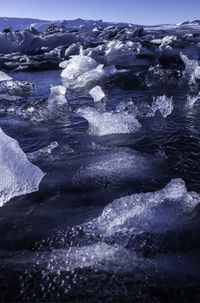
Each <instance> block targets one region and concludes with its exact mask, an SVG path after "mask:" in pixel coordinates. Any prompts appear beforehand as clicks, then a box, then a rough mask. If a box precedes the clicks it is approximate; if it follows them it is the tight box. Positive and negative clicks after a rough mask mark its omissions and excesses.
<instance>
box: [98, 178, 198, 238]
mask: <svg viewBox="0 0 200 303" xmlns="http://www.w3.org/2000/svg"><path fill="white" fill-rule="evenodd" d="M199 202H200V196H199V195H198V194H196V193H193V192H187V189H186V186H185V183H184V181H183V180H182V179H173V180H171V182H169V183H168V184H167V185H166V186H165V187H164V188H163V189H161V190H158V191H156V192H151V193H141V194H133V195H131V196H126V197H122V198H120V199H117V200H114V201H113V202H112V203H110V204H109V205H108V206H106V207H105V208H104V210H103V213H102V215H101V216H100V217H99V218H97V219H96V223H95V224H96V227H97V228H98V229H99V230H100V231H101V232H103V234H104V235H106V236H111V235H114V234H115V233H119V232H120V233H122V232H123V233H130V234H131V233H133V234H134V233H139V232H142V231H151V232H156V233H163V232H165V231H167V230H173V229H176V228H177V227H178V226H179V225H181V224H184V222H187V219H188V216H187V214H188V213H191V211H192V210H193V209H194V208H195V206H196V205H197V204H198V203H199Z"/></svg>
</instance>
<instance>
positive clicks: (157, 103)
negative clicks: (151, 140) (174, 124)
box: [147, 95, 174, 118]
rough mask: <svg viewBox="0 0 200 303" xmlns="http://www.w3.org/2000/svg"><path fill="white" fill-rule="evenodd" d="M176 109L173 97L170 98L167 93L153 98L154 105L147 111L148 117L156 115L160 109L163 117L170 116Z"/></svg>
mask: <svg viewBox="0 0 200 303" xmlns="http://www.w3.org/2000/svg"><path fill="white" fill-rule="evenodd" d="M173 109H174V102H173V97H171V98H168V97H167V96H166V95H163V96H158V97H154V98H153V102H152V106H151V108H150V110H149V112H148V113H147V117H154V116H155V114H156V112H157V111H159V112H160V113H161V115H162V116H163V118H166V117H167V116H169V115H170V114H171V113H172V111H173Z"/></svg>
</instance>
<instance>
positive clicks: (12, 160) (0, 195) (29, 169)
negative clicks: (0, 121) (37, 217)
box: [0, 129, 45, 206]
mask: <svg viewBox="0 0 200 303" xmlns="http://www.w3.org/2000/svg"><path fill="white" fill-rule="evenodd" d="M0 166H1V177H0V206H3V205H4V204H5V203H6V202H7V201H9V200H10V199H11V198H13V197H15V196H20V195H24V194H28V193H31V192H34V191H37V190H38V186H39V184H40V181H41V179H42V178H43V176H44V175H45V174H44V173H43V172H42V171H41V170H40V169H39V168H38V167H37V166H35V165H33V164H32V163H31V162H29V161H28V159H27V157H26V155H25V153H24V152H23V151H22V149H21V148H20V147H19V144H18V142H17V141H16V140H14V139H13V138H10V137H9V136H7V135H6V134H5V133H4V132H3V131H2V130H1V129H0Z"/></svg>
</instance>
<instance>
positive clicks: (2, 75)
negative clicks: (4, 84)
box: [0, 71, 12, 82]
mask: <svg viewBox="0 0 200 303" xmlns="http://www.w3.org/2000/svg"><path fill="white" fill-rule="evenodd" d="M8 80H12V78H11V77H10V76H8V75H7V74H6V73H4V72H2V71H0V82H1V81H8Z"/></svg>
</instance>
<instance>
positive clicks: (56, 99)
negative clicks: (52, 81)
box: [48, 85, 67, 108]
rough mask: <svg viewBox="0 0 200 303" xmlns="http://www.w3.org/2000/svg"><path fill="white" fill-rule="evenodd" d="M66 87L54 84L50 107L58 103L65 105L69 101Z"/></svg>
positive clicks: (49, 101) (49, 100)
mask: <svg viewBox="0 0 200 303" xmlns="http://www.w3.org/2000/svg"><path fill="white" fill-rule="evenodd" d="M65 94H66V88H65V87H64V86H62V85H58V86H52V87H51V93H50V96H49V99H48V107H49V108H54V107H55V106H57V105H63V104H66V103H67V100H66V98H65Z"/></svg>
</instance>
